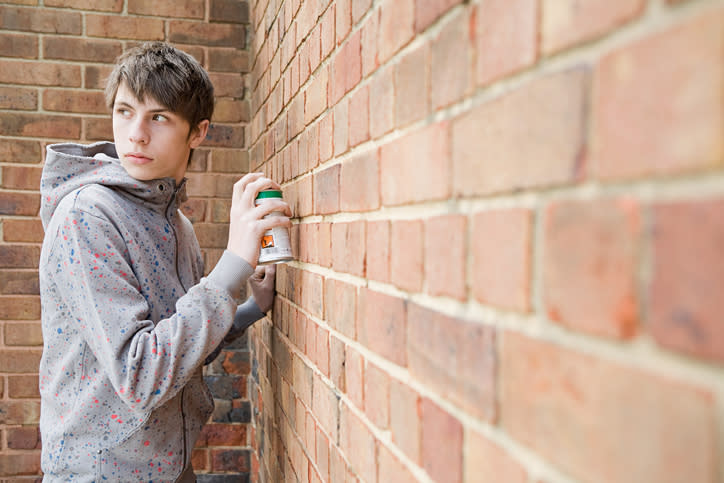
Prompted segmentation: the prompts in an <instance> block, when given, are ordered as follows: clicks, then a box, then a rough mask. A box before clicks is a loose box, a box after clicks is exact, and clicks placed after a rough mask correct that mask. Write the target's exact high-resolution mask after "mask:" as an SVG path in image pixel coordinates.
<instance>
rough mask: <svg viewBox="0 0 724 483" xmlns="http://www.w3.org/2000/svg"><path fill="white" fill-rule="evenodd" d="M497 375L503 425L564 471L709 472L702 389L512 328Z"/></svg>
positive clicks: (614, 476) (706, 477) (637, 475)
mask: <svg viewBox="0 0 724 483" xmlns="http://www.w3.org/2000/svg"><path fill="white" fill-rule="evenodd" d="M650 367H652V366H650ZM664 372H667V371H664ZM500 381H501V392H500V398H501V399H500V412H501V418H500V419H501V422H500V424H501V426H502V428H503V429H504V430H505V431H506V432H507V433H508V434H509V435H510V436H511V437H512V438H514V439H515V440H516V441H519V442H521V443H522V444H525V445H526V446H527V447H528V448H530V449H532V450H533V451H535V452H536V453H537V454H539V455H541V457H543V458H546V460H548V461H550V462H551V463H553V464H556V465H557V466H558V467H560V468H561V469H562V470H563V471H565V472H566V473H567V474H569V475H570V476H571V477H572V478H577V479H581V478H584V479H587V480H589V481H591V482H593V483H599V482H605V481H631V482H636V481H715V480H716V476H715V475H716V471H717V462H716V456H715V455H716V450H715V447H716V445H717V442H716V441H717V435H716V429H715V428H716V422H715V419H716V417H715V409H714V406H715V403H714V399H713V396H712V395H711V394H710V393H709V392H707V391H706V390H703V389H700V388H698V387H696V386H692V385H690V384H688V383H686V382H682V381H677V380H674V379H672V378H671V376H669V375H668V374H666V375H659V374H655V373H651V372H649V371H644V370H641V369H637V368H634V367H630V366H626V365H622V364H620V363H614V362H610V361H607V360H604V359H603V358H599V357H594V356H591V355H586V354H583V353H582V352H578V351H573V350H570V349H565V348H562V347H559V346H556V345H554V344H553V343H551V342H545V341H537V340H533V339H530V338H527V337H524V336H522V335H519V334H514V333H512V332H508V333H506V334H505V336H504V340H503V345H502V348H501V372H500ZM622 434H625V435H626V437H625V438H621V435H622ZM583 441H585V444H584V443H582V442H583Z"/></svg>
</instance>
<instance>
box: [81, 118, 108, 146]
mask: <svg viewBox="0 0 724 483" xmlns="http://www.w3.org/2000/svg"><path fill="white" fill-rule="evenodd" d="M83 132H84V133H85V138H86V139H87V140H89V141H108V140H109V139H113V123H112V121H111V120H110V119H103V118H88V119H85V118H84V119H83Z"/></svg>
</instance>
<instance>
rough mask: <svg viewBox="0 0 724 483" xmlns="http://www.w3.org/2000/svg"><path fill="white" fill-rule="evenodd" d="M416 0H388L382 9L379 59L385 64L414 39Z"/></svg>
mask: <svg viewBox="0 0 724 483" xmlns="http://www.w3.org/2000/svg"><path fill="white" fill-rule="evenodd" d="M414 22H415V0H386V1H385V2H384V3H382V7H381V11H380V33H379V41H378V43H377V45H378V47H379V61H380V64H384V63H385V62H387V60H389V58H390V57H392V56H393V55H394V54H395V53H396V52H397V51H398V50H400V49H401V48H402V47H403V46H405V45H406V44H407V43H408V42H409V41H410V40H412V38H413V36H414V34H415V32H414Z"/></svg>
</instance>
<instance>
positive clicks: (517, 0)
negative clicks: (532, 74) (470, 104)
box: [475, 0, 539, 85]
mask: <svg viewBox="0 0 724 483" xmlns="http://www.w3.org/2000/svg"><path fill="white" fill-rule="evenodd" d="M537 5H538V2H537V1H536V0H483V2H482V3H481V5H480V6H479V7H477V10H476V12H475V50H476V55H475V60H476V62H475V64H476V66H477V68H476V80H477V83H478V85H485V84H489V83H490V82H492V81H494V80H497V79H499V78H501V77H503V76H505V75H508V74H511V73H513V72H516V71H518V70H520V69H522V68H524V67H527V66H529V65H531V64H533V62H535V60H536V56H537V48H538V18H539V15H538V6H537Z"/></svg>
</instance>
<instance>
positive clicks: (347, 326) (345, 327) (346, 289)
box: [324, 278, 357, 339]
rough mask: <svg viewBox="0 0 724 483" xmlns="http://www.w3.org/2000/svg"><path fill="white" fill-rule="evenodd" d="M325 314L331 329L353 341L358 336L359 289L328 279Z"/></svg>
mask: <svg viewBox="0 0 724 483" xmlns="http://www.w3.org/2000/svg"><path fill="white" fill-rule="evenodd" d="M324 290H325V294H324V303H325V313H326V314H327V323H328V324H329V326H330V327H332V328H333V329H335V330H338V331H339V332H341V333H342V334H344V335H346V336H347V337H349V338H351V339H355V338H356V336H357V332H356V325H357V319H356V317H357V287H356V286H355V285H352V284H349V283H346V282H343V281H341V280H335V279H333V278H328V279H326V281H325V287H324Z"/></svg>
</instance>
